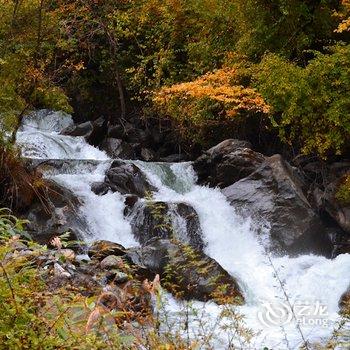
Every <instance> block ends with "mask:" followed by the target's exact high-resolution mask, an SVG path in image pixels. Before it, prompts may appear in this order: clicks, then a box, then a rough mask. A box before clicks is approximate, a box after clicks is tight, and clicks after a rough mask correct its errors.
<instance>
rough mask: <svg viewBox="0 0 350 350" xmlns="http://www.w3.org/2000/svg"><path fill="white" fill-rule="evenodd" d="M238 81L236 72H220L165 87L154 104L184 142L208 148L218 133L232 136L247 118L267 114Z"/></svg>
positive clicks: (259, 100) (250, 90) (261, 101)
mask: <svg viewBox="0 0 350 350" xmlns="http://www.w3.org/2000/svg"><path fill="white" fill-rule="evenodd" d="M237 78H238V77H237V75H236V69H235V68H223V69H219V70H216V71H214V72H212V73H208V74H205V75H204V76H201V77H199V78H198V79H196V80H194V81H192V82H188V83H181V84H176V85H173V86H170V87H164V88H162V89H160V90H159V91H158V92H157V93H156V94H155V96H154V99H153V101H154V103H155V105H156V106H157V107H158V108H159V111H160V113H161V115H162V116H164V117H168V118H170V119H171V120H172V121H173V123H174V126H175V128H176V129H177V130H178V131H179V132H180V134H181V135H182V136H183V137H184V138H185V139H187V140H194V141H197V142H199V143H201V144H203V145H207V144H208V141H211V142H215V141H217V140H215V136H214V135H215V134H220V132H219V131H220V130H223V129H226V131H231V132H232V130H233V129H237V128H238V127H239V126H240V125H242V124H245V123H247V119H248V117H249V116H252V115H264V114H267V113H268V112H269V106H268V105H267V104H266V103H265V101H264V99H263V98H262V96H261V95H260V94H259V93H258V92H257V91H256V90H255V89H253V88H249V87H247V88H246V87H243V86H242V85H239V82H238V81H237ZM223 137H224V135H221V138H223ZM208 138H209V139H208Z"/></svg>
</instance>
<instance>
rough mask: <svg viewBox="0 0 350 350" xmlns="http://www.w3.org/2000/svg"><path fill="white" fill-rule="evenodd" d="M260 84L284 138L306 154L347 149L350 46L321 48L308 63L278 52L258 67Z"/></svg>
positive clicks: (258, 86)
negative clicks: (295, 61)
mask: <svg viewBox="0 0 350 350" xmlns="http://www.w3.org/2000/svg"><path fill="white" fill-rule="evenodd" d="M255 79H256V87H257V89H258V91H259V92H260V93H261V94H262V96H263V97H264V98H265V99H266V101H267V103H269V104H270V105H271V107H272V113H271V115H270V116H271V121H272V123H273V125H274V126H275V127H276V128H277V129H278V130H279V133H280V137H281V138H282V140H283V141H285V142H287V143H288V144H290V145H291V144H294V145H296V146H297V147H300V148H301V150H302V152H303V153H304V154H311V153H316V154H319V155H320V156H322V157H327V156H331V155H340V154H345V153H346V150H347V149H348V147H349V144H350V143H349V142H350V98H349V93H350V46H349V45H347V46H337V47H334V48H333V50H332V52H331V53H329V54H320V53H318V54H317V55H316V57H315V58H314V59H313V60H311V61H310V63H309V64H308V66H307V67H306V68H301V67H298V66H296V65H295V64H293V63H291V62H288V61H287V60H285V59H283V58H281V57H279V56H276V55H274V54H269V55H267V56H266V57H265V58H264V59H263V61H262V63H261V64H260V65H259V66H258V68H257V73H256V75H255Z"/></svg>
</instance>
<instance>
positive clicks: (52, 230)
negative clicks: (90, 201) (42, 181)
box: [25, 181, 89, 244]
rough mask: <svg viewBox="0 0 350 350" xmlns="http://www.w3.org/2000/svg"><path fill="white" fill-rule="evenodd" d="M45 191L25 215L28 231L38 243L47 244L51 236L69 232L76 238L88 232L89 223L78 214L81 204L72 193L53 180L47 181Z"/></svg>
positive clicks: (71, 237)
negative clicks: (41, 197) (42, 196)
mask: <svg viewBox="0 0 350 350" xmlns="http://www.w3.org/2000/svg"><path fill="white" fill-rule="evenodd" d="M47 186H48V187H47V191H46V195H45V197H44V198H43V199H42V200H41V201H37V202H36V203H33V204H32V206H31V207H30V209H29V210H28V212H27V213H25V217H26V218H27V219H28V221H29V223H28V225H27V231H28V233H29V234H30V235H31V236H32V237H33V238H34V239H35V240H36V241H37V242H39V243H43V244H47V243H48V242H49V241H50V240H51V238H52V237H54V236H57V235H61V234H64V233H67V232H69V233H70V239H71V240H76V239H78V238H81V237H82V236H83V235H86V233H88V232H89V225H88V223H87V222H85V220H84V218H83V217H81V216H79V215H78V213H77V208H78V207H79V206H80V205H81V202H80V200H79V198H77V197H76V196H75V195H74V193H73V192H72V191H70V190H68V189H66V188H64V187H62V186H60V185H58V184H57V183H55V182H53V181H48V182H47Z"/></svg>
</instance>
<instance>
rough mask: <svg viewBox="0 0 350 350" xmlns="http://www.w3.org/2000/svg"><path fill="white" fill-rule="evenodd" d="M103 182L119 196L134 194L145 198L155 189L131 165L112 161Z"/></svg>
mask: <svg viewBox="0 0 350 350" xmlns="http://www.w3.org/2000/svg"><path fill="white" fill-rule="evenodd" d="M105 182H106V183H107V184H108V185H109V187H110V189H111V190H112V191H114V192H116V191H117V192H120V193H121V194H135V195H137V196H139V197H145V196H146V194H147V193H150V192H152V191H155V188H154V187H153V186H152V185H151V184H150V183H149V182H148V181H147V179H146V176H145V175H144V174H143V173H142V171H141V170H140V169H139V168H138V167H137V166H136V165H135V164H132V163H123V162H121V161H114V162H113V163H112V166H111V168H110V169H109V170H108V171H107V173H106V178H105Z"/></svg>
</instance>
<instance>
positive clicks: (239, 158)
mask: <svg viewBox="0 0 350 350" xmlns="http://www.w3.org/2000/svg"><path fill="white" fill-rule="evenodd" d="M264 160H265V157H264V156H263V155H262V154H260V153H258V152H254V151H253V150H251V146H250V144H249V143H248V142H246V141H239V140H234V139H229V140H225V141H223V142H221V143H220V144H218V145H217V146H215V147H213V148H211V149H209V150H208V151H206V152H205V153H204V154H203V155H202V156H201V157H199V158H198V159H197V160H196V161H195V162H194V163H193V168H194V170H195V171H196V173H197V175H198V182H199V183H201V184H208V185H210V186H218V187H221V188H224V187H227V186H229V185H232V184H233V183H235V182H236V181H239V180H240V179H243V178H244V177H246V176H249V175H250V174H252V173H253V172H254V171H255V170H256V169H257V168H258V167H259V166H260V165H261V164H262V163H263V162H264Z"/></svg>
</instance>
